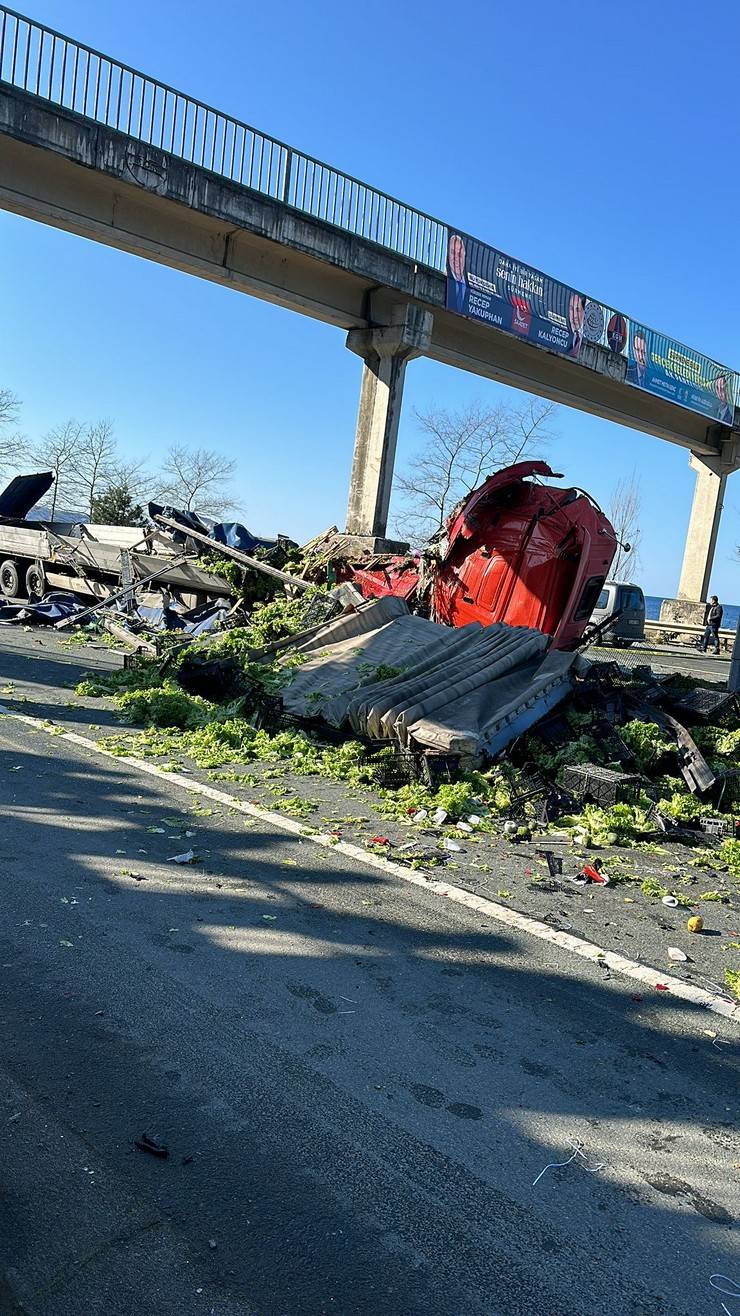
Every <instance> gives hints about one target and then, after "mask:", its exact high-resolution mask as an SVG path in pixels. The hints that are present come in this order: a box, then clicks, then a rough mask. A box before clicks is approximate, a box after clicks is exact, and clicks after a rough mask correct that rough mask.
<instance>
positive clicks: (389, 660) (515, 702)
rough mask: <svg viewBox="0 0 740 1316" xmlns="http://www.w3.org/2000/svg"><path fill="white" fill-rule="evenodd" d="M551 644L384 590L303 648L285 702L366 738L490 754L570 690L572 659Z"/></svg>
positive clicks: (535, 634)
mask: <svg viewBox="0 0 740 1316" xmlns="http://www.w3.org/2000/svg"><path fill="white" fill-rule="evenodd" d="M548 643H549V640H548V637H547V636H545V635H543V634H542V633H541V632H540V631H535V630H530V629H529V628H528V627H524V626H507V625H506V624H505V623H503V622H499V623H497V624H495V625H493V626H485V627H484V626H482V625H481V624H480V622H472V623H470V624H469V625H467V626H462V627H457V628H453V627H450V626H444V625H440V624H439V623H437V622H432V621H428V620H427V619H426V618H424V617H418V616H413V615H411V614H410V613H409V610H408V607H407V606H406V604H405V603H404V602H403V600H402V599H399V598H393V597H386V598H384V599H380V600H378V602H377V603H372V604H369V605H368V606H367V607H365V608H362V609H360V610H359V611H358V612H356V613H353V614H352V615H350V616H346V617H340V618H339V619H338V620H336V621H334V622H330V623H329V624H328V625H327V626H325V627H324V628H323V629H322V630H320V631H319V632H318V633H317V634H316V635H315V636H313V637H312V638H311V639H310V640H309V641H308V642H307V643H305V644H303V645H301V646H300V647H299V649H298V652H300V653H301V655H302V657H303V659H304V662H303V664H302V666H301V667H299V668H297V669H295V670H294V672H293V674H292V679H291V682H290V685H288V686H287V687H286V689H285V691H284V692H283V693H282V699H283V705H284V707H285V709H286V711H287V712H288V713H291V714H293V715H294V716H298V717H311V718H315V717H317V716H319V717H321V718H322V719H323V720H324V721H325V722H328V723H329V725H330V726H334V727H340V726H346V727H347V729H348V730H349V729H350V728H351V730H352V731H353V732H355V733H356V734H358V735H361V736H366V737H368V738H369V739H371V740H391V741H393V740H395V741H396V742H398V743H399V744H400V745H402V746H404V747H409V748H414V747H417V748H425V749H431V750H434V751H437V752H442V753H455V754H463V755H471V756H473V757H477V756H479V755H481V754H488V755H494V754H497V753H499V752H500V750H501V749H503V748H504V747H505V746H506V745H507V744H510V743H511V741H512V740H514V739H515V737H516V736H518V735H521V734H522V732H524V731H526V730H527V729H528V727H530V726H532V725H533V723H534V722H536V721H538V720H539V719H540V718H541V717H543V716H544V714H545V713H546V712H548V711H549V709H550V708H553V707H554V706H555V705H556V704H557V703H558V702H559V701H560V700H561V699H563V698H565V696H566V695H567V694H569V693H570V690H571V685H572V676H571V670H572V668H573V666H574V663H575V662H576V661H577V660H576V659H575V656H574V655H573V654H566V653H563V652H555V653H548V652H547V649H548Z"/></svg>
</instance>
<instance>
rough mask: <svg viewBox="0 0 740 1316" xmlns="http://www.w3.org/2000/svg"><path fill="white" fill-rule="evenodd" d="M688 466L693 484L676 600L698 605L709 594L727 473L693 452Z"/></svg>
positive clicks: (718, 464)
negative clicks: (692, 477) (692, 476)
mask: <svg viewBox="0 0 740 1316" xmlns="http://www.w3.org/2000/svg"><path fill="white" fill-rule="evenodd" d="M690 465H691V466H692V467H693V469H694V470H695V471H696V484H695V486H694V501H693V503H692V504H691V516H690V517H689V528H688V532H687V534H686V547H685V548H684V555H683V566H682V567H681V579H680V582H679V586H678V597H679V599H686V600H687V601H690V602H695V603H698V602H699V601H701V602H706V599H707V595H708V593H709V587H710V577H711V574H712V567H713V565H714V552H715V549H716V547H717V534H718V531H719V523H720V518H721V516H722V503H723V500H724V496H725V486H726V484H727V471H726V470H725V469H724V468H723V464H722V462H721V461H720V460H719V459H717V460H715V459H714V458H712V457H698V456H697V455H696V453H695V452H692V454H691V460H690Z"/></svg>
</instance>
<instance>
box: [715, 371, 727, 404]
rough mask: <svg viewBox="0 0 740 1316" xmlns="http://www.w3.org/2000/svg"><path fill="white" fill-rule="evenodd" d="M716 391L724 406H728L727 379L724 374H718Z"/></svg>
mask: <svg viewBox="0 0 740 1316" xmlns="http://www.w3.org/2000/svg"><path fill="white" fill-rule="evenodd" d="M714 391H715V393H716V394H717V397H718V398H719V400H720V402H722V403H723V404H724V406H727V380H726V379H725V377H724V375H717V378H716V379H715V381H714Z"/></svg>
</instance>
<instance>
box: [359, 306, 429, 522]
mask: <svg viewBox="0 0 740 1316" xmlns="http://www.w3.org/2000/svg"><path fill="white" fill-rule="evenodd" d="M432 324H433V317H432V315H431V314H430V313H429V311H424V310H422V309H421V307H419V306H413V305H411V304H407V305H403V306H399V307H397V308H395V309H394V310H393V311H392V312H391V315H390V324H387V325H375V326H373V327H372V328H370V329H350V331H349V333H348V334H347V347H348V348H349V349H350V351H351V352H356V353H357V354H358V356H361V357H362V358H363V361H364V366H363V370H362V386H361V389H360V405H359V409H358V412H357V430H356V433H355V450H354V456H353V458H352V476H351V479H350V486H349V502H348V504H347V530H348V532H349V533H350V534H356V535H372V536H376V537H381V538H382V537H383V536H384V535H385V532H386V527H387V524H388V507H389V504H390V500H391V485H392V482H393V465H394V462H395V457H396V440H397V438H398V422H399V419H400V416H401V402H402V399H403V382H404V375H405V373H406V363H407V361H410V360H411V359H412V357H415V356H422V355H423V354H424V353H425V352H426V351H427V350H428V348H429V343H430V340H431V333H432Z"/></svg>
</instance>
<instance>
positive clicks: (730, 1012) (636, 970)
mask: <svg viewBox="0 0 740 1316" xmlns="http://www.w3.org/2000/svg"><path fill="white" fill-rule="evenodd" d="M1 714H4V715H5V716H6V717H12V718H15V719H16V721H18V722H23V723H24V724H25V725H26V726H30V727H33V728H34V730H36V731H46V732H47V734H48V735H54V736H56V737H58V738H60V739H64V740H69V741H71V742H72V744H73V745H81V746H82V748H83V749H87V750H94V752H95V753H96V754H100V755H102V756H104V757H105V758H109V759H113V760H114V762H116V763H126V764H127V765H128V766H129V767H131V768H135V769H136V771H137V772H146V773H148V774H149V776H151V777H158V778H159V779H160V780H161V781H163V782H168V783H170V784H172V783H173V782H174V784H175V785H177V786H180V787H182V789H183V790H186V791H190V793H191V795H203V796H205V797H206V799H209V800H214V801H215V802H216V803H217V804H225V805H227V806H228V807H229V808H230V809H237V810H238V811H239V813H244V814H247V815H248V816H249V817H250V818H258V819H259V820H260V822H265V823H269V824H270V826H271V827H278V828H280V830H281V831H284V832H289V833H290V834H291V835H292V836H299V837H300V838H301V840H302V841H310V842H311V844H312V845H318V846H321V848H322V849H324V850H336V851H338V853H339V854H343V855H346V856H347V858H348V859H354V860H355V861H356V862H359V863H362V864H366V865H367V866H368V867H370V868H377V869H378V870H379V871H380V872H381V873H386V874H392V875H393V876H394V877H399V878H401V880H402V881H404V882H410V883H411V885H412V886H418V887H421V888H422V890H424V891H432V892H433V893H434V894H435V895H438V896H443V897H445V898H446V899H447V900H452V901H454V903H455V904H457V905H463V906H465V908H466V909H470V910H473V911H474V912H475V913H476V914H482V915H484V916H485V917H486V918H491V919H495V920H496V922H498V923H503V924H505V925H506V926H507V927H510V928H514V929H516V931H517V932H524V933H527V934H528V935H529V936H531V937H537V938H538V939H539V940H540V941H547V942H549V943H550V944H551V945H553V946H558V947H559V948H560V949H561V950H567V951H570V952H571V953H572V954H574V955H580V956H581V958H582V959H585V960H591V961H592V962H593V963H598V964H600V965H604V966H605V967H606V968H608V969H611V970H613V972H614V973H620V974H622V975H623V976H624V977H626V978H634V979H635V980H636V981H637V982H640V983H642V984H643V986H645V987H650V988H652V989H653V990H656V989H657V985H658V983H661V984H664V985H666V986H667V987H668V990H669V992H670V994H671V995H672V996H677V997H679V998H680V999H681V1000H684V1001H689V1002H690V1004H691V1005H700V1006H702V1007H703V1008H705V1009H707V1010H711V1011H712V1012H713V1013H714V1014H721V1015H722V1016H723V1017H724V1018H725V1019H731V1020H733V1021H734V1022H735V1023H740V1002H738V1003H737V1004H734V1003H733V1002H732V1001H728V1000H723V999H722V998H721V997H717V996H713V995H712V993H711V992H709V991H707V990H706V989H705V988H703V987H695V986H694V985H693V984H692V983H688V982H684V981H683V980H682V979H681V978H674V977H672V976H671V975H670V974H667V973H660V972H659V971H658V970H657V969H652V968H650V967H649V965H647V964H639V963H638V962H637V961H636V960H630V959H628V958H627V957H626V956H624V955H617V954H616V952H614V951H610V950H604V949H603V947H602V946H597V945H595V944H594V942H591V941H584V939H583V938H582V937H573V936H571V934H570V933H569V932H559V931H558V930H557V929H556V928H551V927H550V926H549V924H547V923H542V922H540V920H539V919H534V918H530V917H529V915H527V914H519V913H518V912H517V911H516V910H515V909H509V908H508V907H507V906H506V905H499V904H498V903H497V902H496V901H495V900H489V899H488V898H487V897H485V896H476V895H475V894H474V893H473V892H472V891H465V890H464V889H463V888H462V887H459V886H453V885H452V884H450V883H449V882H440V881H438V880H437V879H436V878H433V877H426V876H425V875H424V874H423V873H421V872H414V871H413V870H411V869H409V868H404V867H402V865H401V864H396V863H394V862H393V860H391V859H385V858H383V856H382V855H376V854H371V853H369V852H368V851H367V850H363V849H362V848H361V847H360V846H358V845H352V843H351V842H349V841H336V840H333V839H332V837H331V836H329V835H325V834H321V833H316V832H311V831H309V830H308V829H307V828H306V826H305V824H303V823H299V822H296V820H295V819H294V818H286V817H285V816H284V814H282V813H274V812H273V811H272V810H271V809H261V808H260V807H259V805H257V804H249V803H248V802H247V801H246V800H240V799H238V798H237V797H236V796H235V795H229V793H228V792H227V791H222V790H217V789H216V787H215V786H208V785H206V784H205V783H204V782H199V781H193V780H191V779H190V778H189V777H185V776H183V775H182V773H179V772H165V771H164V769H163V768H158V767H157V766H156V764H154V763H150V762H148V761H147V760H145V759H137V758H133V757H131V756H129V755H125V754H112V753H111V751H110V750H109V749H103V747H102V746H101V745H99V744H98V743H97V742H96V741H95V740H90V739H88V737H87V736H80V735H78V734H77V732H75V731H64V730H63V729H61V728H60V727H59V726H57V725H53V726H49V725H48V724H47V723H45V722H42V721H41V719H40V718H37V717H31V716H29V715H28V714H27V713H15V712H13V711H12V709H9V708H5V707H4V706H3V705H2V704H0V715H1Z"/></svg>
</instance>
